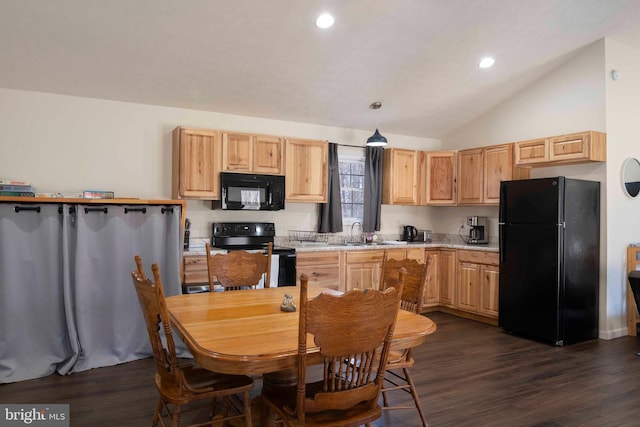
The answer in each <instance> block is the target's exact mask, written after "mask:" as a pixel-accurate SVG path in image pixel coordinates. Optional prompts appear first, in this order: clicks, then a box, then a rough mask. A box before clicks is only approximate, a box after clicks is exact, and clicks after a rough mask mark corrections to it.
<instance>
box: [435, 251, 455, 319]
mask: <svg viewBox="0 0 640 427" xmlns="http://www.w3.org/2000/svg"><path fill="white" fill-rule="evenodd" d="M438 281H439V282H440V303H439V305H441V306H444V307H449V308H456V250H455V249H441V250H440V260H439V263H438Z"/></svg>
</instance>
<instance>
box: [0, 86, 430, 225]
mask: <svg viewBox="0 0 640 427" xmlns="http://www.w3.org/2000/svg"><path fill="white" fill-rule="evenodd" d="M0 125H1V128H2V142H1V143H0V179H16V180H24V181H30V182H32V183H33V184H34V186H35V188H36V191H38V192H78V191H82V190H88V189H92V190H112V191H115V193H116V196H117V197H138V198H161V199H169V198H171V132H172V130H173V129H174V128H175V127H176V126H191V127H202V128H209V129H226V130H235V131H245V132H256V133H263V134H270V135H282V136H294V137H300V138H310V139H321V140H329V141H332V142H338V143H342V144H351V145H363V144H364V141H366V139H367V137H369V136H370V135H371V133H372V131H373V130H372V129H371V130H355V129H345V128H337V127H326V126H317V125H311V124H305V123H294V122H285V121H278V120H266V119H260V118H255V117H245V116H234V115H228V114H220V113H212V112H204V111H195V110H186V109H179V108H168V107H159V106H150V105H142V104H131V103H124V102H115V101H108V100H99V99H90V98H80V97H72V96H62V95H54V94H45V93H38V92H27V91H17V90H8V89H0ZM383 133H384V135H385V136H386V137H387V138H388V139H389V145H390V146H391V147H402V148H412V149H420V150H437V149H439V148H440V141H439V140H436V139H427V138H415V137H407V136H400V135H393V134H387V133H386V132H384V130H383ZM210 206H211V205H210V203H207V202H202V201H188V202H187V215H188V217H189V218H190V219H191V220H192V222H193V227H192V232H191V233H192V234H191V235H192V236H194V237H195V236H202V237H207V236H210V235H211V231H210V224H211V223H212V222H214V221H225V220H235V221H238V220H247V221H253V220H265V221H273V222H275V223H276V230H277V233H278V235H284V234H286V231H287V230H289V229H296V230H301V229H302V230H305V229H308V230H314V229H315V228H316V221H317V220H316V218H317V208H316V205H315V204H309V203H288V204H287V206H286V209H285V210H284V211H280V212H269V213H265V212H242V213H238V212H226V211H225V212H223V211H220V210H211V209H210ZM427 209H428V208H408V209H401V208H398V207H393V206H384V207H383V210H382V215H383V216H382V230H381V231H382V232H383V233H400V229H401V224H414V225H416V226H419V227H423V226H424V225H425V224H428V223H429V220H428V218H427V215H426V212H427ZM239 215H241V217H239Z"/></svg>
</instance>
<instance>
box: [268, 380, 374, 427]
mask: <svg viewBox="0 0 640 427" xmlns="http://www.w3.org/2000/svg"><path fill="white" fill-rule="evenodd" d="M320 389H322V381H318V382H315V383H307V391H308V393H307V394H310V393H309V391H310V390H320ZM296 393H297V386H290V387H286V388H280V387H279V388H278V390H271V389H269V388H263V389H262V399H263V402H265V403H267V404H268V405H269V406H271V407H272V408H273V407H277V408H285V411H284V412H283V411H278V414H279V415H280V417H281V418H283V420H284V421H285V424H286V425H297V424H296V423H297V418H296V414H295V412H294V409H293V408H295V407H296ZM381 415H382V408H381V407H380V405H375V406H374V407H373V408H371V407H370V405H369V404H367V403H363V404H360V405H356V406H353V407H351V408H349V409H345V410H330V411H323V412H316V413H309V412H308V413H307V414H306V415H305V423H304V425H305V427H314V426H323V427H326V426H332V427H352V426H353V427H359V426H361V425H362V424H366V423H369V422H372V421H375V420H377V419H378V418H380V416H381Z"/></svg>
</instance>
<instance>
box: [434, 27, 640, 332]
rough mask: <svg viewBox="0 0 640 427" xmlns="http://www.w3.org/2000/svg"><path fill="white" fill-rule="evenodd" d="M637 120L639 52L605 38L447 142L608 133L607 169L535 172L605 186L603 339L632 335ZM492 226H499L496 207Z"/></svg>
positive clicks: (639, 231)
mask: <svg viewBox="0 0 640 427" xmlns="http://www.w3.org/2000/svg"><path fill="white" fill-rule="evenodd" d="M612 68H617V69H619V70H620V71H621V72H622V76H623V78H622V79H621V80H620V81H617V82H614V81H612V80H611V79H610V77H609V72H610V69H612ZM639 116H640V51H638V50H637V49H634V48H632V47H630V46H625V45H622V44H620V43H617V42H615V41H612V40H609V39H607V40H600V41H598V42H596V43H593V44H592V45H590V46H587V47H585V48H583V49H581V50H580V51H578V52H576V54H575V55H574V56H573V57H572V58H570V59H569V60H568V61H566V62H565V63H563V64H562V65H561V66H559V67H558V68H556V69H555V70H553V71H552V72H550V73H549V74H547V75H546V76H544V77H543V78H541V79H540V80H538V81H537V82H535V83H533V84H532V85H530V86H528V87H527V88H525V89H524V90H522V91H521V92H520V93H518V94H516V95H515V96H513V97H511V98H509V99H508V100H507V101H505V102H504V103H502V104H500V105H499V106H497V107H496V108H494V109H492V110H490V111H488V112H486V113H485V114H483V115H482V116H480V117H478V118H477V119H475V120H474V121H473V122H471V123H469V124H467V125H465V126H463V127H462V128H460V129H457V130H455V131H454V132H451V133H450V134H449V135H445V136H444V137H443V138H442V139H443V146H444V148H445V149H448V148H467V147H472V146H478V145H492V144H499V143H504V142H512V141H519V140H526V139H531V138H537V137H541V136H550V135H559V134H563V133H570V132H576V131H582V130H596V131H602V132H606V133H607V162H606V163H605V164H601V163H596V164H584V165H572V166H561V167H554V168H538V169H533V170H532V174H531V175H532V177H533V178H539V177H548V176H557V175H564V176H567V177H571V178H578V179H588V180H592V181H600V182H601V185H602V187H601V190H602V192H601V196H602V202H601V251H600V337H601V338H606V339H608V338H614V337H617V336H621V335H625V334H626V333H627V328H626V304H625V301H624V298H625V292H626V247H627V245H628V244H629V243H632V242H640V222H639V221H638V219H637V218H638V215H637V213H638V208H637V206H636V205H637V204H638V203H640V199H630V198H628V197H627V196H625V195H624V194H623V192H622V184H621V178H620V168H621V165H622V162H623V161H624V159H625V158H626V157H629V156H634V157H639V158H640V149H638V148H637V147H638V145H637V135H639V133H638V129H637V128H638V126H639V125H638V122H639V120H638V117H639ZM634 210H635V212H634ZM492 224H495V225H496V226H497V210H496V212H495V216H494V217H493V218H492ZM438 225H439V226H442V225H443V224H441V223H439V224H438ZM441 228H442V227H441Z"/></svg>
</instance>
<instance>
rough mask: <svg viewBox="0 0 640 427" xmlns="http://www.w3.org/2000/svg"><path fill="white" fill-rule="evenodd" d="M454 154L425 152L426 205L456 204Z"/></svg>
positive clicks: (448, 152) (449, 152) (450, 152)
mask: <svg viewBox="0 0 640 427" xmlns="http://www.w3.org/2000/svg"><path fill="white" fill-rule="evenodd" d="M456 169H457V168H456V153H455V152H453V151H446V152H427V204H428V205H455V204H456V186H457V184H456Z"/></svg>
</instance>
